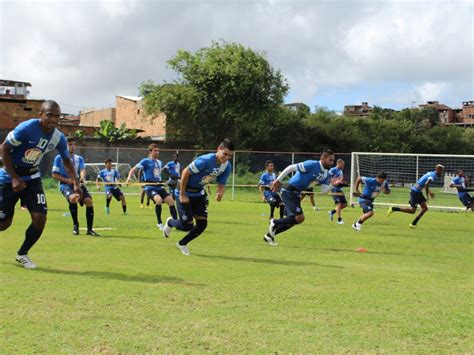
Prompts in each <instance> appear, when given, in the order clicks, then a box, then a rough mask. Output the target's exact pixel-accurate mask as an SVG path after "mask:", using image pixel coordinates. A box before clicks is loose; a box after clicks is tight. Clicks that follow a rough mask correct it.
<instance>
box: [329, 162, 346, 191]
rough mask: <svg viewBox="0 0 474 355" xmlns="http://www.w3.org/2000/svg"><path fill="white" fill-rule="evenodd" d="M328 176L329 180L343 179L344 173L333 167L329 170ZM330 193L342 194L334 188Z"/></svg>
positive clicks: (338, 188)
mask: <svg viewBox="0 0 474 355" xmlns="http://www.w3.org/2000/svg"><path fill="white" fill-rule="evenodd" d="M329 176H330V177H331V179H334V178H336V179H339V178H341V179H343V178H344V173H343V172H342V169H339V168H338V167H337V166H335V167H334V168H331V169H329ZM331 192H342V188H340V187H336V186H335V187H333V188H332V189H331Z"/></svg>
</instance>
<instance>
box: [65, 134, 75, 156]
mask: <svg viewBox="0 0 474 355" xmlns="http://www.w3.org/2000/svg"><path fill="white" fill-rule="evenodd" d="M67 150H68V151H69V153H71V154H74V152H75V151H76V141H75V140H74V138H73V137H68V138H67Z"/></svg>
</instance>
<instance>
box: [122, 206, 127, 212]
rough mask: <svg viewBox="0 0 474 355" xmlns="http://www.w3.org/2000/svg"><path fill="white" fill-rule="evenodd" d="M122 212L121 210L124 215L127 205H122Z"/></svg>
mask: <svg viewBox="0 0 474 355" xmlns="http://www.w3.org/2000/svg"><path fill="white" fill-rule="evenodd" d="M122 210H123V213H126V212H127V205H122Z"/></svg>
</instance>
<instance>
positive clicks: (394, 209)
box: [392, 207, 401, 212]
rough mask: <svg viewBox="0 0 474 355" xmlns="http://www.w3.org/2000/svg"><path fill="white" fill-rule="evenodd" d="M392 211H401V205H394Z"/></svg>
mask: <svg viewBox="0 0 474 355" xmlns="http://www.w3.org/2000/svg"><path fill="white" fill-rule="evenodd" d="M392 211H393V212H400V211H401V209H400V207H392Z"/></svg>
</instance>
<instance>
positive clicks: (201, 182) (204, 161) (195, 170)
mask: <svg viewBox="0 0 474 355" xmlns="http://www.w3.org/2000/svg"><path fill="white" fill-rule="evenodd" d="M188 170H189V173H190V176H189V180H188V184H187V185H186V190H187V191H186V194H187V195H188V196H199V195H204V193H205V192H204V189H203V187H204V186H205V185H207V184H211V183H213V182H214V181H216V182H217V183H218V184H219V185H225V184H226V183H227V178H228V177H229V174H230V171H231V166H230V163H229V161H226V162H225V163H223V164H220V163H219V162H218V161H217V156H216V154H215V153H210V154H205V155H201V156H200V157H198V158H197V159H196V160H194V161H193V162H192V163H191V164H189V165H188ZM190 190H192V191H190ZM176 191H177V192H176V194H178V193H179V191H178V190H176Z"/></svg>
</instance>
